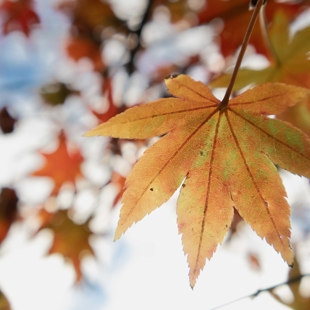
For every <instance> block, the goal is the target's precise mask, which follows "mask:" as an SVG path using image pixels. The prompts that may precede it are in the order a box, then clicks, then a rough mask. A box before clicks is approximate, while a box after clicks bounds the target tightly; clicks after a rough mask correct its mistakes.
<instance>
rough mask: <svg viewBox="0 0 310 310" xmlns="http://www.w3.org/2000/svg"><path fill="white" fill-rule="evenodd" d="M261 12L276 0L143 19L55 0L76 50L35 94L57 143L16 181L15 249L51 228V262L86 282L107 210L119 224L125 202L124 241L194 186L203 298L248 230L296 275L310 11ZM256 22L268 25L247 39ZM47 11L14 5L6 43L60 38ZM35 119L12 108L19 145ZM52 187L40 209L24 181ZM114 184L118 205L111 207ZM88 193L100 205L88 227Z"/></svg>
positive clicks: (307, 144) (63, 44)
mask: <svg viewBox="0 0 310 310" xmlns="http://www.w3.org/2000/svg"><path fill="white" fill-rule="evenodd" d="M138 2H139V1H138ZM255 2H258V4H257V6H259V7H260V6H261V5H262V2H263V1H261V0H259V1H249V0H228V1H221V0H207V1H204V0H202V1H187V0H178V1H169V0H155V1H146V2H145V5H141V4H139V5H138V4H137V5H136V7H135V9H131V10H128V9H127V10H126V5H128V4H126V5H125V6H124V7H125V9H123V8H122V6H118V5H117V4H115V3H113V1H101V0H62V1H57V3H56V2H55V5H54V7H53V12H54V14H58V15H57V16H61V18H62V19H63V20H65V23H66V26H65V28H64V29H65V31H64V35H63V36H62V37H61V40H58V41H57V44H58V47H57V48H58V50H59V48H60V49H61V51H60V52H59V51H58V53H59V54H57V56H56V57H54V56H53V57H54V58H56V61H55V62H54V64H55V65H54V68H53V70H54V71H53V73H52V74H50V76H49V77H48V78H46V79H40V82H38V83H37V84H36V85H35V86H33V87H32V89H31V93H32V96H33V88H35V93H36V95H35V99H34V97H33V98H31V100H36V101H37V102H39V103H38V106H36V107H35V108H34V109H33V110H31V111H32V112H31V113H33V115H34V119H36V120H40V119H42V120H44V121H46V123H48V124H49V125H48V126H47V127H49V130H48V132H46V133H45V135H43V136H44V139H45V140H44V139H42V141H43V140H44V142H40V143H39V142H38V143H37V145H35V146H34V142H33V141H32V142H29V145H32V146H31V147H29V148H30V149H31V151H32V152H33V153H35V154H36V156H37V158H38V161H39V163H38V164H37V165H36V166H35V167H32V168H31V169H32V170H31V169H28V170H27V171H26V172H25V171H24V172H23V173H19V174H17V176H18V177H16V178H15V177H12V178H11V179H10V180H8V181H7V182H3V183H2V185H1V186H2V191H1V193H0V242H4V241H5V240H6V238H8V236H9V235H10V229H11V226H12V225H13V224H14V223H15V222H23V221H24V222H25V223H28V222H31V221H30V220H29V219H30V218H35V219H36V221H37V222H38V224H37V226H33V227H29V230H30V231H31V234H32V236H33V238H35V236H37V235H38V233H40V232H41V231H42V230H44V229H49V230H50V231H52V232H53V236H54V241H53V243H52V245H51V248H50V249H49V251H48V254H53V253H60V254H61V255H62V256H63V257H64V258H65V259H67V260H69V261H70V262H71V263H72V266H73V267H74V270H75V273H76V282H81V281H82V280H83V277H84V275H83V272H82V268H81V260H82V259H83V256H84V254H85V253H89V254H90V255H91V256H95V251H94V249H93V248H92V246H91V245H90V243H89V237H90V236H92V235H96V232H95V230H92V226H91V222H92V219H95V218H96V212H98V210H99V211H100V210H105V214H110V216H111V219H112V217H113V215H114V213H115V212H119V209H118V208H115V207H117V206H121V208H120V218H119V222H118V226H117V227H105V228H104V229H106V230H107V231H111V232H112V231H113V234H114V232H115V239H119V238H120V237H121V236H122V234H123V233H124V232H125V231H126V230H127V229H128V228H129V227H131V226H132V225H133V224H134V223H136V222H138V221H140V220H142V219H143V218H144V217H145V216H146V215H147V214H150V213H151V212H152V211H154V210H155V209H157V208H159V207H160V206H161V205H162V204H163V203H165V202H166V201H168V200H169V199H170V197H171V196H172V195H173V194H174V193H175V192H176V191H179V196H178V201H177V208H176V213H177V225H178V231H179V234H181V236H182V245H183V250H184V254H185V255H186V257H187V261H188V265H189V278H190V285H191V286H192V287H194V285H195V284H196V280H197V278H198V276H199V274H200V272H201V270H202V269H203V267H204V266H205V264H206V261H208V260H210V259H211V257H212V256H213V254H214V252H215V251H216V248H217V247H218V245H219V244H223V243H224V241H225V240H226V241H227V242H229V240H230V239H231V238H232V237H233V235H234V233H235V231H236V227H237V223H239V222H241V221H245V222H246V223H247V224H249V225H250V226H251V228H252V229H253V230H254V231H255V232H256V233H257V235H258V236H259V237H261V238H262V239H265V240H266V241H267V242H268V243H269V244H270V245H271V246H272V247H273V248H274V249H275V251H277V252H278V253H280V254H281V256H282V258H283V260H284V261H286V262H287V264H288V265H289V266H293V265H294V260H295V261H296V259H295V258H294V256H295V255H294V253H293V250H294V251H296V248H298V244H297V243H293V244H292V242H291V221H290V216H291V213H292V211H291V210H292V208H293V207H294V206H290V205H289V204H288V201H287V194H286V190H285V188H284V186H283V184H282V180H281V177H280V174H281V169H284V170H287V171H289V172H291V173H293V174H297V175H299V176H304V177H306V178H310V140H309V133H310V106H309V105H310V61H309V52H310V40H309V38H310V25H309V23H306V25H305V26H300V27H299V28H297V30H296V27H295V25H296V24H297V21H299V20H301V19H302V18H303V16H306V17H304V18H305V19H307V18H309V14H308V15H304V14H307V12H308V13H309V9H310V8H309V6H310V1H308V0H301V1H277V0H267V1H266V3H265V5H263V6H262V8H261V9H260V12H259V10H258V9H257V10H256V9H255V4H254V3H255ZM250 3H252V7H251V10H250V9H249V8H250ZM253 11H255V12H259V13H258V14H259V17H258V18H257V20H256V22H255V23H254V24H253V29H252V31H251V35H250V36H249V37H248V39H249V42H245V41H244V38H247V37H246V35H245V34H246V31H247V29H249V28H251V27H249V24H250V19H251V16H252V15H253ZM40 14H42V7H40V5H39V4H38V3H37V2H36V1H35V0H16V1H12V0H4V1H2V2H1V4H0V17H1V30H2V36H1V37H0V41H1V40H5V38H8V37H10V36H14V35H16V33H18V34H19V36H23V40H25V42H28V43H26V44H29V45H30V44H32V43H31V42H34V41H35V40H36V38H37V37H38V35H39V33H40V31H41V30H43V29H44V27H45V19H44V18H45V17H44V16H45V15H44V14H42V16H41V15H40ZM294 27H295V28H294ZM292 29H293V30H292ZM201 33H203V36H201ZM55 45H56V44H55ZM247 46H248V49H247V52H245V51H246V47H247ZM240 50H241V54H242V53H244V52H245V56H244V57H243V54H242V56H238V55H241V54H239V52H240ZM53 57H50V58H51V59H52V58H53ZM238 57H239V58H238ZM242 57H243V58H244V60H245V61H247V62H245V64H246V65H245V66H243V65H241V68H239V65H240V63H239V64H238V61H239V60H240V61H241V60H242ZM251 57H252V58H251ZM57 58H59V59H57ZM249 59H250V60H251V59H254V61H252V62H251V61H249ZM262 59H263V61H262V62H260V60H262ZM236 63H237V65H236ZM64 64H65V65H64ZM62 67H63V68H62ZM70 70H71V71H70ZM234 70H235V71H234ZM235 73H237V76H235ZM235 78H236V79H235ZM163 82H164V83H163ZM223 89H224V91H223ZM223 92H224V93H225V95H224V98H223V97H220V96H219V95H218V94H222V93H223ZM13 93H14V92H13ZM31 100H30V101H31ZM25 111H27V109H26V108H16V106H14V105H12V106H11V105H10V104H9V101H8V102H4V103H3V104H2V106H1V110H0V127H1V130H2V135H3V136H10V137H14V135H16V134H18V133H17V132H18V128H19V126H18V125H19V124H23V123H22V120H23V119H27V117H26V115H27V113H25ZM16 128H17V129H16ZM36 134H37V135H38V137H40V136H39V130H38V132H37V133H36ZM86 136H87V137H88V138H86ZM94 136H104V137H106V138H96V139H95V138H89V137H94ZM41 138H42V137H41ZM38 139H39V138H38ZM150 139H151V140H150ZM154 141H155V143H154ZM31 143H33V144H31ZM141 150H142V151H141ZM142 153H143V155H142ZM141 155H142V156H141ZM279 172H280V174H279ZM46 179H48V180H49V181H50V184H51V185H50V187H48V190H46V196H45V197H44V198H41V201H39V203H38V202H37V201H36V202H33V201H31V199H30V200H29V201H28V200H27V198H24V197H25V195H22V194H21V197H19V193H20V192H19V191H18V184H19V181H20V180H22V181H25V180H29V181H31V180H32V181H34V180H35V181H38V182H39V180H42V182H44V180H46ZM110 189H112V192H113V193H112V194H111V195H112V196H113V197H112V198H111V199H110V200H108V199H107V200H106V199H105V197H104V198H102V199H101V198H98V197H102V195H103V196H104V195H105V193H106V192H107V191H108V190H110ZM35 192H36V189H34V190H33V193H35ZM89 192H91V193H92V195H93V196H95V201H96V202H95V203H94V204H93V205H90V206H89V212H88V213H87V215H85V216H84V218H83V219H82V220H81V219H78V220H77V218H78V216H76V214H78V213H79V211H78V204H79V200H80V199H81V197H83V195H86V194H85V193H89ZM68 193H69V194H70V195H71V196H70V197H71V198H70V199H67V200H65V199H63V197H64V196H65V195H69V194H68ZM34 196H35V195H34ZM33 200H35V199H33ZM106 201H110V202H108V203H107V202H106ZM107 210H108V212H106V211H107ZM304 220H306V219H304ZM109 221H110V219H107V222H109ZM109 223H110V224H111V223H112V220H111V222H109ZM306 225H308V224H306ZM30 226H31V225H30ZM308 226H309V225H308ZM132 229H134V228H132ZM307 234H308V231H307V232H306V233H305V235H307ZM108 235H109V234H103V236H104V237H103V238H108V237H107V236H108ZM110 235H112V234H110ZM227 236H228V238H227ZM225 238H226V239H225ZM110 241H112V240H110ZM77 244H78V246H74V245H77ZM110 244H111V247H113V243H112V242H110ZM249 257H254V256H253V255H252V254H251V255H250V254H249ZM255 259H256V258H255ZM255 264H256V265H259V262H256V263H255ZM298 271H299V269H298ZM272 294H273V296H274V297H275V298H277V297H276V296H277V295H276V294H275V293H272ZM293 294H294V296H297V295H298V293H297V291H296V292H295V291H293ZM307 302H308V303H309V301H307ZM290 306H291V307H293V308H294V309H297V308H298V307H299V306H298V307H297V306H295V305H293V304H292V305H290ZM296 307H297V308H296Z"/></svg>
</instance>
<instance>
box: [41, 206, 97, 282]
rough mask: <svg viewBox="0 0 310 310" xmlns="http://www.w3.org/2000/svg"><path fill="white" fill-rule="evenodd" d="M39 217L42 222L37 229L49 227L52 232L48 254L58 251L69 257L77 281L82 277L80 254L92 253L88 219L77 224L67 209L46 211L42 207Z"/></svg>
mask: <svg viewBox="0 0 310 310" xmlns="http://www.w3.org/2000/svg"><path fill="white" fill-rule="evenodd" d="M42 212H43V213H44V214H42ZM40 217H41V218H43V219H44V222H43V224H42V225H41V227H40V228H39V231H40V230H42V229H45V228H49V229H51V230H52V231H53V233H54V240H53V244H52V246H51V248H50V250H49V254H53V253H60V254H62V255H63V256H64V257H65V258H68V259H70V260H71V261H72V263H73V266H74V269H75V272H76V276H77V279H76V280H77V282H79V281H80V280H81V279H82V271H81V258H82V257H81V256H83V255H85V254H86V252H88V253H90V254H92V255H94V252H93V249H92V247H91V246H90V244H89V237H90V236H91V235H92V232H91V231H90V230H89V228H88V224H89V221H90V219H88V220H87V221H86V222H85V223H84V224H77V223H75V222H73V221H72V220H71V219H70V218H69V217H68V211H67V210H59V211H57V212H56V213H48V212H47V211H45V210H44V209H42V210H41V214H40Z"/></svg>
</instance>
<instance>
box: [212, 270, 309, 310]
mask: <svg viewBox="0 0 310 310" xmlns="http://www.w3.org/2000/svg"><path fill="white" fill-rule="evenodd" d="M303 277H310V273H307V274H302V275H300V276H298V277H295V278H292V279H288V280H287V281H285V282H282V283H279V284H276V285H273V286H270V287H267V288H264V289H261V290H257V291H256V292H255V293H253V294H250V295H246V296H243V297H240V298H237V299H235V300H232V301H230V302H228V303H226V304H223V305H220V306H217V307H215V308H212V309H209V310H216V309H220V308H223V307H225V306H228V305H230V304H233V303H235V302H238V301H240V300H242V299H246V298H251V297H257V296H258V295H259V294H260V293H263V292H269V291H272V290H274V289H275V288H277V287H279V286H282V285H289V284H291V283H295V282H299V281H300V280H301V279H302V278H303Z"/></svg>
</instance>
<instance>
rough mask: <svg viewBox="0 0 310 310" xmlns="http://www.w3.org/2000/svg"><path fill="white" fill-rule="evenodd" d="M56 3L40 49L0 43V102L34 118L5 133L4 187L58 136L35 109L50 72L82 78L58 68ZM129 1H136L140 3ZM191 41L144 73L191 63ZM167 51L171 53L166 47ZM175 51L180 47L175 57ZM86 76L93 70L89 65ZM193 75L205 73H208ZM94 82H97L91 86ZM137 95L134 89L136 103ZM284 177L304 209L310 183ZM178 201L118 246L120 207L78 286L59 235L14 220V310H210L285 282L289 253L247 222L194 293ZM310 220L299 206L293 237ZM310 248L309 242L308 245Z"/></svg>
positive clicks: (5, 280)
mask: <svg viewBox="0 0 310 310" xmlns="http://www.w3.org/2000/svg"><path fill="white" fill-rule="evenodd" d="M51 2H52V1H44V0H41V1H38V11H39V12H40V16H42V29H41V30H40V31H36V32H35V34H34V36H35V38H34V39H33V40H32V43H31V44H30V43H29V42H28V41H27V40H25V38H23V36H22V35H20V34H18V33H13V34H11V35H9V36H7V37H6V38H1V40H0V44H1V45H0V50H1V54H0V92H1V98H0V105H4V104H6V103H7V102H8V101H9V102H10V104H11V107H12V108H13V111H16V113H20V114H21V116H24V117H25V116H26V117H25V120H24V121H23V122H22V123H21V124H19V126H18V128H17V129H16V134H15V136H14V137H3V136H2V137H0V145H1V148H2V149H5V152H2V153H1V154H0V171H2V172H3V173H2V175H1V176H0V184H1V185H4V184H7V183H8V182H13V181H14V180H15V179H16V178H18V177H19V176H20V175H24V174H26V173H27V171H28V170H29V171H31V170H32V169H33V167H35V166H36V165H37V162H38V160H39V159H38V157H36V156H34V155H33V154H30V155H29V156H28V157H27V158H23V159H21V158H19V157H18V156H19V155H18V154H20V152H24V153H26V154H27V153H28V152H30V150H31V149H33V148H40V147H42V146H44V145H45V138H46V137H47V136H49V135H50V134H51V131H52V130H53V128H52V126H51V124H50V123H49V122H48V120H49V117H46V118H43V119H37V118H35V111H36V109H38V108H39V104H37V103H36V102H35V101H34V100H33V99H34V98H35V94H34V92H35V89H36V88H37V87H38V86H40V85H43V84H44V83H45V82H47V81H49V80H50V77H51V76H55V77H62V78H63V79H66V78H70V77H71V76H72V74H76V72H75V71H74V69H73V68H72V67H71V66H70V64H65V65H64V66H63V68H64V70H63V71H62V72H60V71H61V70H59V66H62V65H63V64H62V63H59V54H58V47H59V45H61V43H62V40H63V39H64V33H65V31H66V29H67V27H68V23H67V22H66V20H65V19H64V18H63V17H62V16H61V15H60V14H57V13H55V12H53V10H52V9H51V8H50V6H49V4H50V3H51ZM120 3H122V1H121V0H118V1H116V2H115V5H117V4H120ZM128 3H129V4H128V5H130V3H131V4H132V5H134V0H131V1H129V2H128ZM125 13H126V10H123V11H122V12H121V13H120V14H125ZM304 19H306V18H304ZM196 31H197V32H199V33H201V35H202V36H205V34H206V32H208V31H209V30H208V29H207V28H204V27H201V28H199V29H197V30H196ZM199 33H198V34H197V33H195V36H199ZM184 36H185V37H186V38H189V39H190V38H191V37H192V36H193V37H194V35H193V33H190V32H188V33H185V34H184ZM183 40H184V37H178V36H177V37H176V38H175V39H174V40H172V41H171V40H166V41H164V42H161V44H154V47H153V48H152V49H150V50H149V54H146V55H145V58H142V59H141V62H140V64H139V66H140V71H141V76H142V77H143V74H148V73H149V72H150V71H151V70H152V68H151V66H148V64H149V63H150V62H149V59H150V57H152V59H155V60H154V63H153V64H156V63H157V62H158V63H161V62H163V61H164V60H165V59H166V60H169V59H167V55H168V56H169V54H173V55H176V57H179V59H180V61H182V57H186V56H187V55H182V54H181V53H179V54H178V51H179V50H180V49H182V47H183V44H184V43H183V42H184V41H183ZM208 43H209V41H207V40H206V41H205V42H203V43H199V44H198V43H197V44H196V43H195V44H194V42H193V44H191V48H192V52H195V49H196V50H197V49H198V50H199V49H200V48H206V45H207V44H208ZM163 45H164V46H165V49H162V47H163ZM174 48H175V49H176V51H172V49H174ZM154 57H155V58H154ZM57 67H58V70H57ZM80 70H82V69H80ZM83 70H84V69H83ZM83 70H82V71H83ZM84 73H86V74H87V68H86V69H85V71H84ZM193 74H195V75H196V76H200V72H199V70H197V71H195V72H193ZM140 79H141V77H140ZM91 82H92V78H90V80H89V82H88V83H91ZM87 87H88V86H87ZM138 95H139V94H138V93H135V94H133V97H132V98H134V96H138ZM132 101H133V102H134V99H132ZM75 103H76V102H75ZM75 103H74V108H73V104H72V105H70V104H68V108H67V112H66V113H67V114H65V117H64V118H63V119H62V120H61V121H62V122H72V124H74V122H75V121H76V119H78V118H79V116H80V115H81V114H83V107H82V104H79V103H77V104H75ZM55 117H57V115H56V116H55ZM85 122H86V121H85ZM92 143H94V144H95V143H96V142H90V144H89V145H92ZM94 147H95V146H94ZM17 162H18V164H16V163H17ZM13 165H16V166H17V167H16V169H15V170H14V172H13V173H12V172H11V170H9V169H7V167H12V166H13ZM281 175H282V177H283V181H284V184H285V186H286V189H287V192H288V200H289V202H290V203H292V204H293V205H294V204H295V205H297V206H298V204H296V202H299V201H300V197H302V201H303V203H309V202H310V193H309V182H308V180H306V179H304V178H300V177H298V176H293V175H291V174H289V173H285V172H283V173H282V174H281ZM100 177H101V176H99V177H98V178H100ZM103 177H104V176H103ZM18 186H19V187H18V188H19V191H20V193H21V196H23V197H24V198H25V199H26V198H27V199H28V198H29V199H33V196H31V195H29V194H28V193H27V191H28V189H29V188H32V187H29V184H27V183H26V182H20V184H19V185H18ZM32 186H33V184H32ZM34 188H36V193H35V194H36V195H35V196H37V197H38V196H39V198H40V195H43V196H44V190H45V189H44V187H40V184H36V186H35V187H34ZM42 191H43V193H42ZM27 195H29V197H28V196H27ZM39 198H38V199H39ZM106 199H110V200H111V199H113V195H112V194H111V196H109V195H107V196H106ZM176 200H177V193H176V194H175V195H174V196H173V197H172V198H171V199H170V200H169V201H168V202H167V203H165V204H164V205H163V206H162V207H161V208H159V209H157V210H156V211H154V212H153V213H152V214H151V215H149V216H147V217H146V218H145V219H144V220H143V221H141V222H139V223H137V224H136V225H134V226H133V227H131V228H130V229H129V230H128V231H127V232H126V234H125V235H124V236H123V237H122V238H121V239H120V240H118V241H117V242H115V243H112V240H113V233H114V230H115V227H116V225H117V221H118V214H119V209H120V206H118V208H117V209H116V210H115V212H114V215H113V219H112V223H111V225H110V228H109V235H108V237H106V238H102V237H97V238H93V239H92V240H91V244H92V245H93V247H94V249H95V253H96V256H97V260H94V259H93V258H91V257H88V258H86V259H85V260H84V262H83V265H82V267H83V270H84V271H85V274H86V275H87V276H86V278H85V280H84V281H83V282H82V283H81V284H80V285H78V286H74V279H75V276H74V270H73V268H72V266H71V265H70V264H69V263H67V262H65V261H64V259H63V258H62V257H61V256H60V255H57V254H54V255H51V256H47V255H46V252H47V251H48V249H49V246H50V245H51V242H52V235H51V233H50V232H48V231H46V230H44V231H41V232H40V233H38V234H37V236H36V237H35V238H31V236H30V233H29V230H28V229H27V227H25V224H22V223H16V224H14V226H13V227H12V230H11V231H10V233H9V236H8V239H7V240H6V241H5V242H4V243H3V244H2V246H1V248H0V289H1V290H3V292H4V293H5V294H6V295H7V297H8V299H9V300H10V302H11V305H12V309H14V310H25V309H31V310H42V309H44V310H84V309H92V310H120V309H128V308H129V309H135V310H144V309H148V310H153V309H154V310H155V309H161V310H166V309H167V310H168V309H171V308H173V309H180V310H187V309H195V310H208V309H209V310H210V309H212V308H213V307H216V306H220V305H222V304H225V303H228V302H230V301H232V300H235V299H237V298H239V297H243V296H246V295H249V294H252V293H255V292H256V291H257V290H258V289H263V288H266V287H269V286H272V285H275V284H277V283H281V282H283V281H285V280H286V276H287V275H286V273H287V272H288V267H287V265H286V264H285V263H284V262H283V260H282V258H281V257H280V255H279V254H277V253H276V252H275V251H274V250H273V249H272V247H270V246H269V245H268V244H267V243H266V242H265V241H263V240H261V239H260V238H259V237H258V236H257V235H256V234H255V233H254V232H253V231H252V230H251V228H250V227H249V226H247V225H244V226H242V227H240V230H239V231H238V233H237V234H236V235H235V236H234V238H233V239H232V240H231V241H230V242H229V243H225V244H224V245H223V246H219V248H218V250H217V252H216V253H215V255H214V257H213V258H212V260H211V261H210V262H207V264H206V266H205V268H204V270H203V271H202V272H201V275H200V277H199V279H198V281H197V284H196V286H195V288H194V289H191V288H190V286H189V279H188V266H187V262H186V257H184V254H183V251H182V245H181V238H180V236H179V235H178V232H177V225H176V214H175V208H176ZM294 210H296V212H295V211H294ZM309 214H310V213H309ZM309 221H310V215H309ZM302 223H304V221H303V219H302V218H300V215H299V213H298V208H295V209H293V214H292V225H293V230H292V233H293V236H292V239H293V240H294V238H296V239H298V237H299V236H300V234H302V231H301V230H300V225H301V224H302ZM308 223H309V222H308ZM308 245H309V242H308V244H305V248H306V247H307V246H308ZM248 252H251V253H254V254H257V255H259V258H260V262H261V270H259V271H257V270H254V269H253V268H251V265H250V264H249V260H248V258H247V254H248ZM306 254H307V253H306ZM306 254H305V255H306ZM303 268H304V269H303V272H305V273H306V272H307V273H309V272H310V264H309V263H308V262H306V263H305V264H304V265H303ZM280 291H282V292H284V295H285V296H286V298H288V297H289V292H288V291H287V290H286V289H285V288H281V289H280ZM266 305H268V308H269V309H274V310H285V309H287V308H286V307H284V306H282V305H280V304H279V303H278V302H276V301H275V300H274V299H273V298H272V297H271V296H270V295H269V294H268V293H262V294H261V295H259V296H258V297H256V298H254V299H249V298H246V299H243V300H241V301H239V302H235V303H231V304H229V305H228V306H226V307H223V308H222V309H226V310H234V309H236V310H237V309H238V310H243V309H244V310H245V309H247V310H248V309H251V310H256V309H257V310H258V309H262V308H264V307H266Z"/></svg>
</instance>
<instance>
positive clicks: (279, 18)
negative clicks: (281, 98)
mask: <svg viewBox="0 0 310 310" xmlns="http://www.w3.org/2000/svg"><path fill="white" fill-rule="evenodd" d="M309 37H310V27H306V28H304V29H302V30H300V31H298V32H297V33H296V34H295V35H294V37H293V38H292V39H290V35H289V21H288V19H287V17H286V15H285V14H283V12H279V13H278V14H277V15H276V17H275V19H274V23H273V25H272V27H271V28H270V40H271V44H272V46H273V48H274V52H275V56H276V59H275V60H274V61H273V63H271V65H270V66H269V67H267V68H265V69H262V70H251V69H241V70H239V72H238V76H237V79H236V82H235V84H234V89H235V90H238V89H241V88H243V87H245V86H247V85H249V84H250V83H254V84H262V83H265V82H283V83H288V84H292V85H296V86H303V87H307V88H310V60H309V57H308V55H307V53H308V52H309V51H310V40H309ZM230 76H231V75H230V74H223V75H221V76H219V77H218V78H217V79H215V80H214V81H212V82H211V83H210V84H209V85H210V86H211V87H226V86H227V84H228V82H229V80H230Z"/></svg>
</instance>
